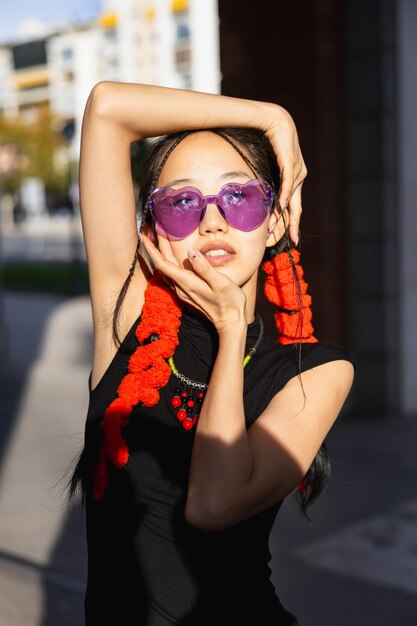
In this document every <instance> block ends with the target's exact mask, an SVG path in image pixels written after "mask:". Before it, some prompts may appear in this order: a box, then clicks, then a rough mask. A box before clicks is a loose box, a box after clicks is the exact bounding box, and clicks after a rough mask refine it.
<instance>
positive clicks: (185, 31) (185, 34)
mask: <svg viewBox="0 0 417 626" xmlns="http://www.w3.org/2000/svg"><path fill="white" fill-rule="evenodd" d="M189 37H190V27H189V26H188V24H178V25H177V39H189Z"/></svg>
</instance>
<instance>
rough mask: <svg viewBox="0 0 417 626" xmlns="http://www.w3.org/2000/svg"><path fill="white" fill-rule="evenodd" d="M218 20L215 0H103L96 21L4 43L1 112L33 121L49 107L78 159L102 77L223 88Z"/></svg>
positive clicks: (0, 55)
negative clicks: (86, 115)
mask: <svg viewBox="0 0 417 626" xmlns="http://www.w3.org/2000/svg"><path fill="white" fill-rule="evenodd" d="M218 26H219V25H218V12H217V2H216V0H154V1H150V0H103V6H102V11H101V12H100V14H99V15H98V16H97V18H96V19H94V20H93V21H91V22H89V23H84V24H77V25H70V26H67V27H62V28H59V30H57V29H56V28H52V29H50V30H48V28H47V27H45V28H43V29H42V30H43V33H42V36H41V37H39V38H32V39H30V40H27V41H22V40H19V41H18V42H15V43H8V44H7V45H6V44H3V45H0V115H6V116H9V117H19V118H20V119H23V120H27V121H28V122H30V121H33V120H34V119H35V118H36V115H37V112H38V110H39V108H40V107H42V106H46V107H48V108H49V109H50V110H51V111H52V112H54V113H56V114H57V115H58V116H59V118H60V119H61V120H62V132H64V134H66V135H67V136H68V137H69V138H71V142H72V143H71V158H72V160H74V161H76V160H77V158H78V155H79V144H80V131H81V122H82V115H83V112H84V107H85V102H86V100H87V97H88V94H89V92H90V91H91V89H92V87H93V86H94V85H95V84H96V83H97V82H99V81H102V80H114V81H124V82H141V83H149V84H158V85H161V86H167V87H177V88H185V89H196V90H201V91H207V92H212V93H219V91H220V79H221V76H220V57H219V27H218ZM201 42H204V45H203V46H202V45H201Z"/></svg>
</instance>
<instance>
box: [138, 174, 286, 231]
mask: <svg viewBox="0 0 417 626" xmlns="http://www.w3.org/2000/svg"><path fill="white" fill-rule="evenodd" d="M273 202H274V193H273V191H272V189H271V186H270V185H269V184H268V183H267V182H266V181H265V180H261V179H254V180H250V181H248V182H247V183H244V184H242V183H227V184H226V185H223V187H222V188H221V189H220V191H219V193H218V194H217V195H216V196H203V195H202V193H201V191H200V190H199V189H197V188H196V187H181V189H172V188H171V187H158V188H157V189H155V190H154V191H153V192H152V194H151V197H150V198H149V209H150V212H151V215H152V217H153V219H154V221H155V222H156V224H157V225H159V226H160V227H161V228H162V229H163V230H164V231H165V232H166V233H167V234H169V235H171V236H172V237H178V238H180V239H181V238H183V237H187V235H190V234H191V233H192V232H193V231H195V230H196V228H198V226H199V224H200V222H201V220H202V219H203V217H204V214H205V212H206V207H207V205H208V204H216V205H217V207H218V208H219V210H220V212H221V214H222V215H223V217H224V219H225V220H226V222H227V223H228V224H230V226H233V228H238V229H239V230H243V231H246V232H247V231H250V230H254V229H255V228H257V227H258V226H260V225H261V224H262V222H263V221H264V219H265V218H266V216H267V215H268V213H269V211H270V210H271V208H272V205H273Z"/></svg>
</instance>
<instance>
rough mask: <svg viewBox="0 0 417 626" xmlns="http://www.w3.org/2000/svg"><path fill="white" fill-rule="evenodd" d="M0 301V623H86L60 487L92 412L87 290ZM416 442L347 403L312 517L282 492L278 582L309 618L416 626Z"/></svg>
mask: <svg viewBox="0 0 417 626" xmlns="http://www.w3.org/2000/svg"><path fill="white" fill-rule="evenodd" d="M0 307H1V310H2V311H3V315H4V318H5V323H6V328H7V337H8V345H7V358H5V357H4V356H3V358H2V360H1V365H0V451H1V456H0V463H1V476H0V626H82V624H83V623H84V622H83V593H84V588H85V579H86V546H85V526H84V520H83V516H82V513H81V511H80V508H79V506H78V504H77V503H76V504H75V505H73V506H71V507H69V506H68V505H67V504H66V501H65V498H64V496H63V495H62V489H63V485H64V482H63V481H64V479H65V468H67V467H68V466H69V464H70V463H71V461H72V459H73V457H74V456H75V454H76V453H77V452H78V450H79V449H80V446H81V445H82V439H83V431H84V420H85V416H86V413H87V407H88V387H87V379H88V373H89V370H90V367H91V357H92V332H91V331H92V326H91V309H90V303H89V299H88V298H87V297H77V298H73V299H70V300H68V299H64V298H61V297H57V296H45V295H39V294H21V293H12V292H6V294H5V295H4V299H3V301H0ZM416 437H417V419H408V420H405V419H401V418H396V417H391V418H389V419H388V418H385V419H383V418H377V417H375V418H369V417H366V416H363V417H361V418H355V419H354V418H352V417H349V416H348V415H347V414H345V413H344V412H343V411H342V414H341V415H340V416H339V418H338V420H337V421H336V423H335V425H334V427H333V428H332V430H331V431H330V433H329V435H328V437H327V444H328V449H329V452H330V457H331V461H332V468H333V480H332V482H331V484H330V485H329V487H328V489H327V490H326V492H325V493H324V495H323V496H322V497H321V498H320V500H319V501H318V503H317V504H315V505H313V507H311V509H310V517H311V518H312V521H311V522H308V521H307V520H305V518H304V517H303V516H302V515H301V513H299V512H298V508H297V504H296V502H295V497H294V495H290V496H289V497H288V498H287V499H286V500H285V501H284V504H283V506H282V508H281V511H280V513H279V515H278V518H277V521H276V523H275V526H274V529H273V532H272V535H271V545H270V547H271V553H272V562H271V567H272V572H273V573H272V580H273V582H274V583H275V584H276V587H277V591H278V594H279V596H280V598H281V601H282V603H283V604H284V606H285V607H287V608H288V610H290V611H291V612H293V613H294V614H295V615H297V617H298V618H299V621H300V624H301V626H352V625H355V626H397V625H398V626H400V625H401V626H415V624H416V623H417V493H416V488H415V485H416V475H417V455H416V441H417V438H416ZM260 626H262V625H260Z"/></svg>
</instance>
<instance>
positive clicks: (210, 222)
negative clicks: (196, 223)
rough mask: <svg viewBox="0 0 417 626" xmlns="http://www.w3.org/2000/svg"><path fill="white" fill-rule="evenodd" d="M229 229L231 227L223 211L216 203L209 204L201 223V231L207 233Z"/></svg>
mask: <svg viewBox="0 0 417 626" xmlns="http://www.w3.org/2000/svg"><path fill="white" fill-rule="evenodd" d="M228 228H229V225H228V223H227V221H226V219H225V217H224V215H223V211H222V209H221V208H220V207H218V206H217V204H215V203H213V202H212V203H210V204H207V206H206V207H205V209H203V219H202V220H201V222H200V230H202V231H203V232H206V231H210V230H212V231H217V230H219V229H221V230H224V231H226V230H227V229H228Z"/></svg>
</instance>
